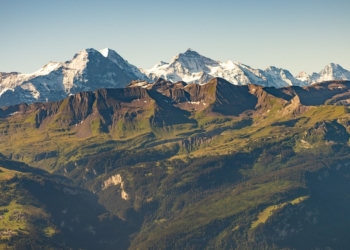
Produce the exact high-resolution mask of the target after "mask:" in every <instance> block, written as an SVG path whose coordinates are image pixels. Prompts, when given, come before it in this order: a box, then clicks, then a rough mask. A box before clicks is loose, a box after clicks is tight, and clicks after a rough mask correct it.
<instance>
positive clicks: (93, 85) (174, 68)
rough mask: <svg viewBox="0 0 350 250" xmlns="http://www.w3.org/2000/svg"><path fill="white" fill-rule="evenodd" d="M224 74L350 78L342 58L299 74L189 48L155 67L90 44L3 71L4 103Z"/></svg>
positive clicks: (309, 80) (238, 79)
mask: <svg viewBox="0 0 350 250" xmlns="http://www.w3.org/2000/svg"><path fill="white" fill-rule="evenodd" d="M215 77H220V78H223V79H225V80H227V81H228V82H230V83H232V84H234V85H247V84H255V85H260V86H265V87H275V88H282V87H287V86H308V85H311V84H313V83H316V82H322V81H329V80H350V71H348V70H346V69H343V68H342V67H341V66H340V65H338V64H333V63H331V64H329V65H327V66H326V67H325V68H324V69H323V70H322V71H321V72H320V73H313V74H312V75H309V74H307V73H305V72H301V73H300V74H299V75H297V76H296V77H294V76H293V75H292V74H291V73H290V72H289V71H288V70H286V69H282V68H277V67H274V66H270V67H268V68H266V69H265V70H261V69H253V68H251V67H250V66H248V65H245V64H242V63H239V62H232V61H227V62H220V61H216V60H213V59H210V58H208V57H205V56H202V55H200V54H199V53H198V52H196V51H194V50H192V49H188V50H187V51H186V52H185V53H180V54H178V55H177V56H175V57H174V58H173V59H172V60H171V61H170V62H169V63H166V62H162V61H161V62H159V63H157V64H156V65H155V66H154V67H152V68H151V69H148V70H145V69H139V68H137V67H136V66H134V65H132V64H130V63H128V61H126V60H124V59H123V58H122V57H121V56H120V55H119V54H118V53H117V52H115V51H114V50H111V49H109V48H105V49H102V50H100V51H97V50H95V49H86V50H82V51H80V52H79V53H77V54H76V55H75V56H74V57H73V59H72V60H70V61H66V62H61V63H58V62H50V63H48V64H47V65H45V66H44V67H43V68H41V69H40V70H38V71H36V72H34V73H31V74H21V73H18V72H11V73H1V72H0V106H9V105H14V104H19V103H22V102H25V103H33V102H45V101H57V100H61V99H63V98H65V97H67V96H69V95H72V94H75V93H78V92H80V91H94V90H96V89H99V88H117V87H118V88H119V87H124V86H126V85H127V84H129V83H130V82H131V81H133V80H141V81H147V82H155V81H156V80H157V79H159V78H162V79H165V80H167V81H171V82H178V81H183V82H186V83H198V84H205V83H207V82H208V81H209V80H211V79H212V78H215Z"/></svg>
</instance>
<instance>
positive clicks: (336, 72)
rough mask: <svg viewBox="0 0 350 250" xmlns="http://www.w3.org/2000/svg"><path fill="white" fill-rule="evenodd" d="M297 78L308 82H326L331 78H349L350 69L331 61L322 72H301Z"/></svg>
mask: <svg viewBox="0 0 350 250" xmlns="http://www.w3.org/2000/svg"><path fill="white" fill-rule="evenodd" d="M296 78H297V79H298V80H300V81H303V82H305V83H307V84H313V83H315V82H324V81H331V80H349V79H350V71H348V70H346V69H344V68H342V67H341V66H340V65H339V64H335V63H330V64H328V65H327V66H326V67H325V68H324V69H323V70H321V72H320V73H313V74H312V75H309V74H307V73H306V72H300V73H299V74H298V75H297V76H296Z"/></svg>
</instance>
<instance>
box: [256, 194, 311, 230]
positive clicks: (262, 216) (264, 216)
mask: <svg viewBox="0 0 350 250" xmlns="http://www.w3.org/2000/svg"><path fill="white" fill-rule="evenodd" d="M308 198H309V196H302V197H299V198H296V199H294V200H292V201H288V202H284V203H281V204H278V205H272V206H269V207H267V208H265V209H264V211H262V212H260V213H259V215H258V219H257V220H256V221H253V223H252V225H251V228H252V229H253V228H256V227H257V226H258V225H259V224H261V223H265V222H266V221H267V220H268V218H270V217H271V216H272V215H273V213H274V212H275V211H277V210H278V209H281V208H283V207H285V206H286V205H287V204H292V205H296V204H299V203H301V202H303V201H304V200H307V199H308Z"/></svg>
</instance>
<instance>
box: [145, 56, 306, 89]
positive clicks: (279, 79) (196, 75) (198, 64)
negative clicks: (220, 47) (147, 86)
mask: <svg viewBox="0 0 350 250" xmlns="http://www.w3.org/2000/svg"><path fill="white" fill-rule="evenodd" d="M143 72H144V73H145V74H146V75H147V76H148V77H149V78H151V79H153V80H155V79H157V78H164V79H167V80H169V81H173V82H176V81H184V82H187V83H205V81H207V80H208V79H210V78H213V77H222V78H224V79H226V80H227V81H229V82H231V83H232V84H237V85H245V84H249V83H253V84H258V85H263V86H275V87H284V86H290V85H304V84H303V83H302V82H301V81H299V80H297V79H295V78H294V77H293V76H292V74H291V73H290V72H289V71H288V70H284V69H281V68H277V67H274V66H270V67H268V68H267V69H266V70H265V71H263V70H259V69H253V68H251V67H249V66H248V65H245V64H242V63H237V62H235V63H233V62H232V61H230V60H229V61H226V62H220V61H216V60H213V59H210V58H208V57H205V56H202V55H201V54H199V53H198V52H197V51H195V50H193V49H187V50H186V51H185V52H184V53H180V54H178V55H177V56H175V57H173V59H172V60H171V61H170V63H158V64H156V65H155V66H154V67H152V68H151V69H149V70H144V71H143Z"/></svg>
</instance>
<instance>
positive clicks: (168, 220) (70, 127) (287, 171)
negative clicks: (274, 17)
mask: <svg viewBox="0 0 350 250" xmlns="http://www.w3.org/2000/svg"><path fill="white" fill-rule="evenodd" d="M349 90H350V82H348V81H331V82H323V83H320V84H315V85H313V86H309V87H304V88H301V87H288V88H280V89H276V88H271V87H261V86H257V85H246V86H236V85H232V84H231V83H229V82H227V81H226V80H224V79H221V78H214V79H212V80H210V81H209V82H208V83H207V84H205V85H198V84H186V83H184V82H176V83H172V82H169V81H166V80H163V79H158V80H157V81H156V82H155V83H152V84H148V83H146V82H143V81H137V82H132V83H131V84H129V85H128V86H127V87H126V88H123V89H99V90H96V91H94V92H81V93H78V94H75V95H72V96H70V97H68V98H66V99H64V100H62V101H58V102H48V103H35V104H31V105H26V104H20V105H16V106H10V107H6V108H2V109H0V117H1V118H0V135H1V143H0V152H1V153H2V154H4V156H6V157H7V158H8V159H7V161H10V160H16V161H22V162H25V163H27V164H29V165H31V166H34V167H36V169H35V171H37V172H35V173H33V174H32V175H34V174H35V175H39V176H42V177H40V178H43V179H44V180H47V181H45V185H51V184H49V183H52V182H54V183H56V184H55V185H56V186H57V187H60V186H62V190H64V188H63V187H66V186H67V185H69V186H70V187H69V189H70V190H72V192H73V193H75V191H74V190H79V192H80V193H79V194H81V196H79V197H81V198H79V199H81V200H79V199H78V198H76V197H74V200H75V201H73V200H72V201H71V200H70V197H71V196H69V195H67V194H65V195H63V193H60V194H57V195H56V194H55V196H57V197H61V198H59V199H57V201H59V202H60V203H62V204H60V205H58V204H56V203H52V204H51V203H50V202H53V201H49V199H48V200H40V199H41V198H40V197H45V195H44V194H43V192H44V191H43V190H42V189H41V188H37V189H31V190H32V191H30V190H29V189H28V188H27V187H28V186H26V190H29V191H30V192H31V195H33V196H34V197H37V198H36V199H38V200H39V201H40V202H41V203H40V204H45V206H46V208H47V209H46V210H45V213H51V214H52V215H54V213H56V212H55V211H56V210H55V207H56V206H59V209H57V215H55V216H57V218H59V219H56V217H55V219H54V220H52V222H50V223H52V225H54V226H56V227H58V228H59V229H60V231H61V232H62V235H63V236H62V237H68V236H65V234H64V233H65V232H66V233H67V235H68V233H69V232H68V231H64V228H66V227H65V226H64V227H62V228H61V226H60V223H61V222H62V220H63V219H62V217H59V216H63V215H62V211H64V210H65V209H66V207H65V206H66V205H65V204H66V203H64V202H70V203H71V204H72V203H73V202H77V203H79V204H80V203H81V204H83V205H82V206H83V207H85V211H81V210H79V211H80V212H79V213H81V214H82V215H81V216H83V215H84V216H86V217H84V219H83V220H84V222H83V221H82V220H81V222H80V224H81V225H82V226H81V228H78V229H75V228H74V227H73V224H72V225H70V226H69V227H68V226H67V229H69V228H70V227H73V229H74V231H73V232H79V235H80V234H81V233H82V232H81V231H79V230H82V229H83V228H87V227H88V226H87V225H86V224H87V223H88V224H89V225H92V227H93V228H105V227H108V226H111V227H112V226H113V228H111V229H109V230H110V232H116V233H111V234H108V235H105V231H103V229H100V230H101V231H98V232H101V234H99V233H98V232H97V231H96V235H95V236H93V237H91V240H92V241H95V243H96V242H98V243H96V244H105V243H106V242H109V243H108V244H107V243H106V244H107V245H105V246H109V247H113V246H115V245H113V244H114V243H115V244H120V246H119V245H118V249H317V248H318V249H348V248H349V246H350V242H349V240H348V239H349V233H348V232H350V231H349V229H350V228H349V225H350V224H349V221H350V216H349V215H348V213H347V210H348V206H349V205H350V204H349V203H350V200H349V197H348V195H347V193H348V192H349V190H348V189H350V183H349V180H348V176H349V171H350V168H349V167H350V165H349V164H348V162H349V160H350V159H349V157H350V147H349V146H348V141H349V130H350V127H349V126H350V116H349V112H348V111H349V109H348V105H349V104H348V103H349V93H350V92H349ZM3 167H4V168H5V173H6V171H9V170H11V171H12V170H15V171H22V170H20V169H11V168H9V167H6V166H3ZM40 169H41V170H40ZM44 170H45V171H48V172H51V173H52V175H50V174H48V173H47V172H44ZM32 171H34V170H32ZM12 175H13V174H12ZM0 176H1V175H0ZM58 176H61V177H58ZM6 178H9V179H7V181H8V182H9V181H17V179H15V177H13V176H11V172H8V174H7V177H6ZM17 178H19V177H17ZM21 178H22V177H21ZM23 178H24V177H23ZM33 178H34V177H33ZM33 183H36V182H35V181H33ZM46 183H48V184H46ZM31 185H33V186H35V185H36V184H31ZM38 185H39V184H38ZM4 186H5V187H7V186H10V183H6V184H5V185H4ZM77 186H79V188H77ZM45 190H50V187H49V186H47V188H45ZM29 191H28V192H29ZM26 192H27V191H26ZM57 192H59V191H57ZM63 192H64V191H63ZM50 194H51V195H50V197H53V196H54V195H53V194H52V193H50ZM16 197H17V196H16ZM65 197H67V198H65ZM72 197H73V196H72ZM77 197H78V196H77ZM89 197H90V198H89ZM39 198H40V199H39ZM16 199H18V198H15V197H12V198H9V199H8V202H9V203H8V204H11V202H13V201H14V200H16ZM61 199H62V200H61ZM84 199H87V200H88V201H89V202H91V204H90V203H89V204H87V203H84V202H85V201H83V200H84ZM94 199H96V200H94ZM97 199H98V203H99V204H100V205H98V204H97V203H96V201H97ZM63 200H64V201H63ZM55 202H56V201H55ZM16 204H18V202H16ZM48 204H51V205H48ZM75 204H76V203H75ZM6 206H9V205H6ZM40 206H41V205H40ZM67 206H68V205H67ZM95 206H96V208H95ZM73 207H78V205H74V206H73ZM86 208H89V209H86ZM90 208H91V209H90ZM75 209H78V208H75ZM68 210H69V209H68ZM67 213H68V212H67ZM105 213H106V214H108V216H107V217H103V218H109V219H110V220H112V221H113V223H112V222H111V221H108V220H107V221H108V223H107V221H105V220H101V219H100V220H99V221H98V222H97V221H89V220H88V218H90V219H91V218H96V216H97V217H98V218H101V214H105ZM63 214H64V213H63ZM71 216H72V217H71V218H70V221H71V222H69V223H73V222H72V220H73V219H72V218H74V215H71ZM113 216H115V217H113ZM64 221H65V223H64V225H65V224H66V223H68V220H64ZM73 221H74V220H73ZM84 223H85V224H84ZM92 223H95V224H92ZM104 223H106V224H104ZM109 223H112V224H109ZM38 225H39V224H38ZM50 225H51V224H50ZM107 225H108V226H107ZM54 226H52V227H53V228H54ZM89 228H90V227H89ZM38 230H39V229H38ZM75 230H78V231H75ZM114 230H115V231H114ZM88 231H89V230H86V233H88ZM55 232H56V231H55ZM123 233H124V234H123ZM71 236H72V240H71V241H70V242H69V246H68V245H66V246H68V247H72V248H83V249H96V245H93V244H92V243H91V245H90V243H89V242H86V244H82V243H81V240H78V237H75V238H74V233H72V235H71ZM119 236H121V237H119ZM57 237H58V236H57ZM40 239H42V240H44V239H46V238H40ZM57 239H59V238H57ZM16 241H17V242H18V240H16V238H15V237H13V238H12V241H11V242H16ZM48 242H49V243H47V244H52V243H51V242H54V243H55V244H58V245H59V244H63V243H62V241H60V240H55V241H52V240H51V239H48ZM113 242H114V243H113ZM66 244H68V243H66ZM101 246H102V245H97V247H101ZM106 249H107V247H106ZM114 249H115V248H114Z"/></svg>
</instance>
